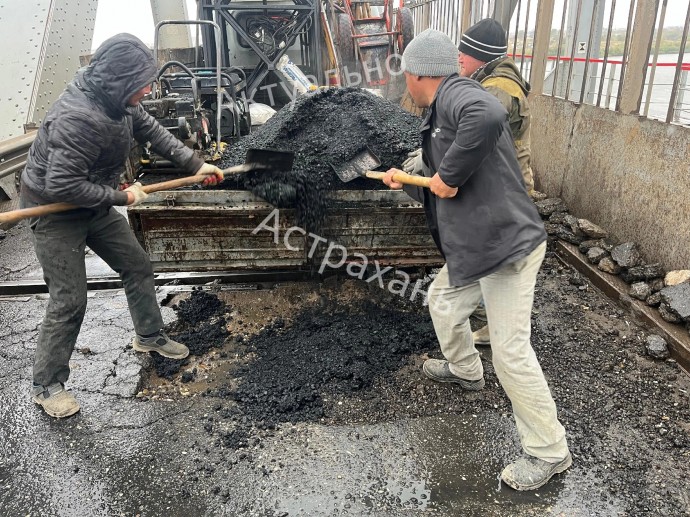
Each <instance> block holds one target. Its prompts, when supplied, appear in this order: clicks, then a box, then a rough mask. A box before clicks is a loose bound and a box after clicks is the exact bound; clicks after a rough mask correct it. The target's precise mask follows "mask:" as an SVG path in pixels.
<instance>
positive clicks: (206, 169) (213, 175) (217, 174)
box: [196, 163, 223, 187]
mask: <svg viewBox="0 0 690 517" xmlns="http://www.w3.org/2000/svg"><path fill="white" fill-rule="evenodd" d="M196 175H197V176H206V179H205V180H204V181H202V182H201V184H202V185H203V186H204V187H206V186H208V185H217V184H218V183H220V182H221V181H223V171H222V170H220V169H219V168H218V167H216V166H215V165H211V164H210V163H205V164H203V165H202V166H201V167H199V170H198V171H196Z"/></svg>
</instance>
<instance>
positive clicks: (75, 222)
mask: <svg viewBox="0 0 690 517" xmlns="http://www.w3.org/2000/svg"><path fill="white" fill-rule="evenodd" d="M30 225H31V229H32V230H33V240H34V247H35V249H36V255H37V256H38V261H39V262H40V263H41V267H42V268H43V278H44V279H45V282H46V284H47V285H48V291H49V292H50V300H49V301H48V307H47V308H46V314H45V318H44V320H43V324H42V325H41V329H40V332H39V335H38V343H37V345H36V355H35V357H34V369H33V380H34V383H36V384H41V385H43V386H48V385H50V384H53V383H55V382H62V383H64V382H65V381H67V378H68V377H69V373H70V369H69V359H70V356H71V355H72V351H73V350H74V344H75V343H76V341H77V335H78V334H79V329H80V327H81V323H82V321H83V319H84V313H85V311H86V291H87V286H86V264H85V260H84V251H85V247H86V246H89V248H91V249H92V250H93V251H94V252H95V253H96V254H97V255H98V256H99V257H101V258H102V259H103V260H104V261H105V262H106V263H107V264H108V265H109V266H110V267H111V268H113V270H115V271H116V272H117V273H118V274H119V275H120V278H122V283H123V285H124V289H125V294H126V295H127V302H128V304H129V312H130V314H131V316H132V321H133V322H134V330H135V331H136V332H137V334H143V335H146V334H153V333H155V332H157V331H158V330H160V329H161V328H162V327H163V319H162V317H161V312H160V308H159V307H158V303H157V302H156V292H155V287H154V279H153V268H152V267H151V261H150V259H149V257H148V255H147V254H146V252H145V251H144V250H143V249H142V247H141V246H140V245H139V243H138V242H137V240H136V238H135V237H134V234H133V233H132V231H131V230H130V228H129V225H128V224H127V221H126V220H125V218H124V217H123V216H122V215H120V214H119V213H117V211H116V210H115V209H109V210H98V211H94V210H86V209H79V210H75V211H72V212H69V213H65V214H52V215H48V216H44V217H39V218H33V219H31V220H30Z"/></svg>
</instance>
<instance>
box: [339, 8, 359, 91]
mask: <svg viewBox="0 0 690 517" xmlns="http://www.w3.org/2000/svg"><path fill="white" fill-rule="evenodd" d="M336 20H337V21H336V25H337V29H338V31H337V32H336V34H335V38H334V39H335V44H336V47H337V48H338V53H339V54H340V66H341V67H342V68H343V70H345V69H347V72H349V73H353V72H356V71H357V56H356V55H355V40H354V38H353V37H352V24H351V22H350V17H349V16H348V15H347V14H345V13H338V14H337V15H336ZM343 75H346V74H345V72H343ZM346 82H347V77H343V84H345V83H346Z"/></svg>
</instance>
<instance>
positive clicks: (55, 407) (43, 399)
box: [31, 382, 81, 418]
mask: <svg viewBox="0 0 690 517" xmlns="http://www.w3.org/2000/svg"><path fill="white" fill-rule="evenodd" d="M31 398H32V400H33V401H34V402H35V403H36V404H38V405H39V406H41V407H42V408H43V411H45V412H46V414H48V415H50V416H52V417H53V418H66V417H68V416H72V415H74V414H75V413H78V412H79V409H81V408H80V407H79V403H78V402H77V399H75V398H74V395H72V393H71V392H69V391H67V390H66V389H65V387H64V386H63V385H62V384H61V383H59V382H56V383H55V384H51V385H50V386H41V385H40V384H39V385H37V384H34V386H33V387H32V388H31Z"/></svg>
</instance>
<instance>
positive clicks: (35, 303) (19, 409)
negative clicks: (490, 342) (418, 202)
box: [0, 228, 629, 516]
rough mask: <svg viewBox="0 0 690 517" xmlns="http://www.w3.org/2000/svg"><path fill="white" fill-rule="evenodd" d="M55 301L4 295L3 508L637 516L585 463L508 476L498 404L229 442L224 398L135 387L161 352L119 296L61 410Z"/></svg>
mask: <svg viewBox="0 0 690 517" xmlns="http://www.w3.org/2000/svg"><path fill="white" fill-rule="evenodd" d="M27 238H28V237H27V234H26V230H25V229H24V228H15V229H13V230H11V232H10V235H9V237H8V238H7V239H6V240H5V241H4V242H0V263H1V264H12V270H13V271H9V272H8V269H9V268H7V269H5V270H4V275H5V278H6V279H7V278H17V277H21V276H22V275H24V274H25V273H26V272H28V271H33V272H34V273H35V272H36V265H35V258H34V257H33V255H32V252H31V251H30V247H29V251H27V247H26V242H27ZM15 250H19V251H17V252H15ZM18 254H21V255H22V256H21V257H19V256H17V255H18ZM93 267H95V268H97V267H98V266H97V265H96V266H93ZM163 296H165V293H164V292H161V297H163ZM45 303H46V299H45V296H32V297H17V298H13V299H3V300H0V371H1V372H2V376H1V377H0V515H7V516H15V515H17V516H19V515H22V516H24V515H41V516H53V515H55V516H85V515H88V516H92V515H93V516H100V515H103V516H110V515H141V516H158V515H161V516H162V515H165V516H178V515H179V516H197V515H198V516H202V515H203V516H206V515H238V516H239V515H256V516H288V515H290V516H293V515H305V516H320V515H324V516H326V515H378V516H407V515H439V516H455V515H461V516H464V515H467V516H473V515H482V516H523V515H564V516H585V515H597V516H598V515H601V516H604V515H605V516H609V515H629V514H626V513H625V512H624V510H623V509H624V508H625V504H624V503H625V501H623V500H621V499H619V498H618V497H616V496H614V495H611V494H610V493H609V492H608V490H606V488H605V487H604V486H602V484H601V483H600V482H599V481H598V480H597V479H596V478H595V477H594V476H593V475H592V473H590V472H588V471H586V470H584V469H582V468H581V467H578V464H577V460H576V462H575V465H574V466H573V468H572V469H571V470H569V471H568V472H567V473H566V474H565V475H562V476H559V477H557V478H555V479H554V480H553V481H552V482H551V483H550V484H549V485H547V486H546V487H544V488H543V489H541V490H538V491H536V492H531V493H518V492H515V491H513V490H510V489H508V488H506V487H505V486H503V487H501V486H500V485H499V482H498V475H499V473H500V471H501V469H502V467H503V466H504V465H505V463H507V462H509V461H512V460H513V459H514V456H515V454H516V452H517V451H518V450H519V447H518V442H517V435H516V432H515V426H514V423H513V420H512V416H511V415H510V414H505V413H503V414H502V413H500V412H499V411H481V412H478V413H477V414H472V415H467V414H463V415H450V416H443V415H441V416H437V417H428V418H420V419H405V420H398V421H395V422H390V423H384V424H377V425H356V426H324V425H318V424H297V425H292V424H284V425H281V426H279V427H278V428H277V429H276V430H275V431H274V432H272V434H271V435H270V436H269V437H267V438H266V439H264V440H263V441H262V442H261V444H260V446H257V447H254V448H252V447H250V448H249V449H247V450H245V451H242V452H238V451H230V450H227V449H223V448H222V447H220V446H219V444H218V443H217V442H215V441H214V438H213V437H210V436H209V435H208V433H206V432H204V427H203V426H204V422H205V420H206V419H207V418H208V417H209V416H211V415H212V414H213V412H214V411H216V410H217V407H218V405H217V400H214V399H213V398H212V397H191V398H179V397H178V398H176V399H175V400H166V399H164V398H162V399H157V400H153V399H149V400H147V401H145V402H144V401H142V400H141V399H139V398H137V397H136V394H137V393H138V391H139V389H140V387H141V383H142V379H143V375H144V366H145V364H146V361H148V359H147V357H146V356H142V355H139V354H135V353H134V352H133V351H132V350H131V348H129V342H130V340H131V337H132V325H131V321H130V319H129V313H128V310H127V305H126V301H125V297H124V294H123V293H122V292H121V291H107V292H98V293H93V294H92V295H91V296H90V299H89V307H88V310H87V313H86V319H85V321H84V324H83V327H82V332H81V334H80V336H79V339H78V342H77V346H76V350H75V353H74V354H73V358H72V359H73V361H72V376H71V378H70V382H69V384H68V388H70V389H72V390H73V392H74V393H75V395H76V397H77V399H78V400H79V402H80V403H81V406H82V411H81V413H79V414H78V415H76V416H74V417H72V418H69V419H66V420H60V421H58V420H54V419H51V418H50V417H47V416H46V415H45V414H43V413H42V412H41V411H40V409H39V408H38V407H37V406H35V405H34V404H33V403H32V402H31V400H30V398H29V396H28V395H29V386H30V382H31V364H32V358H33V349H34V346H35V340H36V337H37V333H38V327H39V325H40V321H41V319H42V313H43V311H44V308H45ZM164 315H165V317H166V319H168V320H170V319H171V318H174V317H175V315H174V314H173V311H172V310H171V309H167V308H164Z"/></svg>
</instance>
